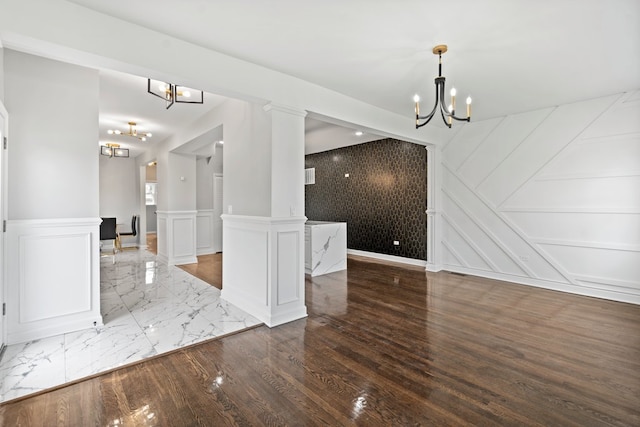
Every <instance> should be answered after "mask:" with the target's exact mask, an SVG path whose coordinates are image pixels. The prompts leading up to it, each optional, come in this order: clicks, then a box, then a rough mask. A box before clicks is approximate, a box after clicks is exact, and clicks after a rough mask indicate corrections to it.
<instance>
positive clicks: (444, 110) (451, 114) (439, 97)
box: [413, 44, 471, 129]
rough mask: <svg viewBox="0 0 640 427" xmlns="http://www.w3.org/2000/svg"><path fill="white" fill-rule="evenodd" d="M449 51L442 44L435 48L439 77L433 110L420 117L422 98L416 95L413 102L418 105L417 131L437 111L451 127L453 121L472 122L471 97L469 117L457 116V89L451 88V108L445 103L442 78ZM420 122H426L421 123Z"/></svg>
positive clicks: (468, 101) (468, 100) (469, 100)
mask: <svg viewBox="0 0 640 427" xmlns="http://www.w3.org/2000/svg"><path fill="white" fill-rule="evenodd" d="M446 51H447V45H445V44H440V45H438V46H436V47H434V48H433V53H434V55H438V77H436V78H435V83H436V102H435V104H434V105H433V109H432V110H431V112H430V113H429V114H427V115H426V116H421V115H420V96H418V94H415V95H414V96H413V101H414V102H415V103H416V129H418V128H420V127H422V126H424V125H426V124H427V123H429V121H431V119H432V118H433V116H434V115H435V114H436V111H440V115H441V116H442V120H443V121H444V124H446V125H447V126H448V127H451V123H452V120H459V121H461V122H470V121H471V97H470V96H468V97H467V117H458V116H456V89H455V88H451V92H450V95H451V103H450V104H449V106H446V105H445V101H444V82H445V78H444V77H443V76H442V54H443V53H445V52H446ZM420 120H424V122H422V123H420Z"/></svg>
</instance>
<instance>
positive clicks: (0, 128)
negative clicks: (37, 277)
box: [0, 102, 8, 349]
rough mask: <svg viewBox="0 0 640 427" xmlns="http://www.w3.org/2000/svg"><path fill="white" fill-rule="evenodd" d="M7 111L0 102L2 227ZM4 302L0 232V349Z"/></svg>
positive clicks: (1, 221) (1, 219)
mask: <svg viewBox="0 0 640 427" xmlns="http://www.w3.org/2000/svg"><path fill="white" fill-rule="evenodd" d="M7 120H8V118H7V110H6V109H5V108H4V105H3V104H2V102H0V226H3V224H4V220H5V218H6V216H5V202H4V197H5V194H6V193H5V190H4V187H5V179H4V172H5V171H6V170H7V169H6V166H5V164H4V162H5V161H6V156H5V149H6V145H5V141H6V140H5V138H6V137H7ZM4 304H5V300H4V232H3V231H0V310H1V311H0V349H1V348H2V347H4V343H5V337H6V330H5V328H6V326H5V325H6V323H5V321H4V320H5V310H4V307H5V305H4Z"/></svg>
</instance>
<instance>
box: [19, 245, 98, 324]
mask: <svg viewBox="0 0 640 427" xmlns="http://www.w3.org/2000/svg"><path fill="white" fill-rule="evenodd" d="M19 244H20V284H19V286H20V323H28V322H35V321H38V320H47V319H54V318H56V317H60V316H66V315H69V314H73V313H78V312H85V311H90V310H91V287H89V286H85V285H86V284H88V283H91V234H90V233H82V234H76V235H47V236H42V235H40V236H23V237H22V238H20V243H19ZM56 253H57V254H64V255H63V256H56V255H54V254H56ZM34 266H37V268H34ZM70 288H73V289H74V291H73V292H70V291H69V290H70ZM63 295H64V297H63V298H61V296H63Z"/></svg>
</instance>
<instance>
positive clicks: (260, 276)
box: [221, 215, 307, 327]
mask: <svg viewBox="0 0 640 427" xmlns="http://www.w3.org/2000/svg"><path fill="white" fill-rule="evenodd" d="M222 219H223V232H224V239H223V252H224V257H223V258H222V262H223V266H222V294H221V297H222V298H223V299H226V300H227V301H229V302H231V303H232V304H234V305H236V306H238V307H239V308H241V309H243V310H245V311H246V312H248V313H249V314H251V315H252V316H255V317H257V318H258V319H260V320H261V321H263V322H264V323H265V324H266V325H267V326H270V327H271V326H277V325H280V324H282V323H286V322H290V321H292V320H296V319H300V318H303V317H306V315H307V309H306V307H305V296H304V264H303V262H304V260H303V254H304V252H303V251H304V247H303V244H304V222H305V220H306V218H305V217H290V218H272V217H254V216H244V215H222Z"/></svg>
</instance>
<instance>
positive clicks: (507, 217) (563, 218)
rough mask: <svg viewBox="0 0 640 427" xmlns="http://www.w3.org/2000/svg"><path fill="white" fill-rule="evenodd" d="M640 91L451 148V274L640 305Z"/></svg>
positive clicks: (552, 111) (521, 121) (479, 129)
mask: <svg viewBox="0 0 640 427" xmlns="http://www.w3.org/2000/svg"><path fill="white" fill-rule="evenodd" d="M639 118H640V91H635V92H631V93H625V94H616V95H612V96H609V97H605V98H599V99H594V100H589V101H585V102H579V103H575V104H569V105H561V106H558V107H554V108H548V109H545V110H539V111H531V112H527V113H523V114H517V115H513V116H507V117H504V118H498V119H494V120H487V121H484V122H477V123H470V124H468V125H465V126H464V127H463V128H462V129H461V130H460V132H459V133H457V134H456V135H455V136H454V137H453V138H452V140H451V141H450V142H449V143H448V144H446V146H444V148H443V168H442V169H443V185H442V192H443V210H442V212H443V251H444V252H443V264H444V267H445V269H448V270H453V271H462V272H468V273H471V274H476V275H480V276H487V277H496V278H501V279H506V280H512V281H515V282H521V283H528V284H532V285H538V286H542V287H547V288H551V289H559V290H564V291H569V292H575V293H580V294H584V295H591V296H598V297H604V298H611V299H616V300H621V301H629V302H635V303H640V120H639Z"/></svg>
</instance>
